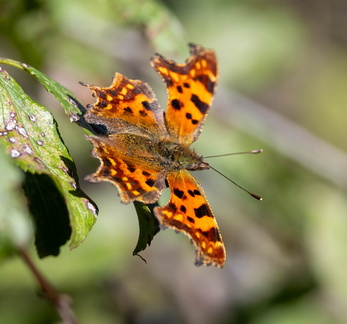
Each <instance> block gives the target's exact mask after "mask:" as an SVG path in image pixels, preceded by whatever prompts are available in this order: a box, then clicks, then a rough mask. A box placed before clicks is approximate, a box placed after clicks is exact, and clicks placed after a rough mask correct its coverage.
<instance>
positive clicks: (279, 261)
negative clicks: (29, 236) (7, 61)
mask: <svg viewBox="0 0 347 324" xmlns="http://www.w3.org/2000/svg"><path fill="white" fill-rule="evenodd" d="M346 18H347V2H346V1H342V0H330V1H319V0H305V1H302V0H280V1H271V0H264V1H256V0H244V1H241V0H231V1H230V0H209V1H198V0H185V1H182V0H177V1H173V0H168V1H161V2H159V1H150V0H142V1H141V0H131V1H129V0H119V1H117V0H101V1H90V0H74V1H70V0H50V1H43V0H42V1H39V0H36V1H34V0H32V1H30V0H28V1H25V0H11V1H8V0H0V56H3V57H9V58H12V59H17V60H20V61H23V62H25V63H28V64H31V65H33V66H35V67H36V68H38V69H40V70H42V71H43V72H45V73H46V74H48V75H49V76H50V77H51V78H52V79H55V80H56V81H58V82H60V83H62V84H63V85H64V86H65V87H67V88H69V89H70V90H71V91H73V92H74V93H75V94H76V96H77V97H78V98H79V99H80V100H81V102H82V103H83V104H88V103H93V102H94V99H93V98H92V96H91V91H90V90H88V89H87V88H85V87H82V86H80V85H79V83H78V82H79V81H84V82H87V83H90V84H95V85H100V86H101V85H102V86H108V85H110V84H111V80H112V77H113V74H114V72H115V71H117V72H120V73H123V74H125V75H126V76H127V77H129V78H133V79H141V80H144V81H146V82H148V83H149V84H151V86H152V87H153V89H154V91H155V92H156V94H157V96H158V98H159V100H160V102H161V103H162V105H163V106H164V107H165V105H166V102H165V101H166V92H165V87H164V85H163V83H162V81H161V80H160V78H159V77H158V76H157V75H156V73H155V72H154V71H153V70H152V69H151V67H150V65H149V58H150V57H151V56H152V55H153V54H154V53H155V52H159V53H161V54H163V55H165V56H166V57H169V58H172V59H175V60H177V61H181V62H182V61H184V60H185V59H186V58H187V57H188V48H187V45H186V44H187V42H189V41H192V42H195V43H198V44H201V45H203V46H205V47H209V48H213V49H214V50H215V51H216V53H217V56H218V59H219V67H220V82H219V87H218V90H217V95H216V99H215V102H214V106H213V109H212V110H211V112H210V115H209V117H208V119H207V123H206V125H205V128H204V131H203V133H202V134H201V136H200V138H199V139H198V141H197V142H196V143H194V145H193V146H194V147H195V148H196V149H197V151H198V153H199V154H202V155H214V154H223V153H229V152H238V151H245V150H251V149H257V148H263V149H264V153H263V154H261V155H254V156H247V155H244V156H234V157H224V158H218V159H217V158H216V159H213V160H211V161H209V162H210V163H211V164H212V165H213V166H214V167H215V168H217V169H218V170H219V171H221V172H223V173H224V174H225V175H227V176H228V177H231V178H232V179H233V180H234V181H236V182H238V183H240V184H241V185H243V186H245V187H246V188H247V189H249V190H251V191H253V192H254V193H256V194H259V195H261V196H262V197H263V201H262V202H258V201H256V200H255V199H252V198H251V197H249V196H248V195H246V194H245V193H244V192H242V191H241V190H239V189H238V188H236V187H235V186H234V185H232V184H231V183H230V182H228V181H227V180H226V179H224V178H223V177H221V176H219V175H218V174H217V173H215V172H214V171H212V170H210V171H204V172H196V173H194V175H195V176H196V177H197V178H198V179H199V180H200V181H201V183H202V184H203V187H204V188H205V191H206V194H207V196H208V198H209V202H210V204H211V206H212V208H213V210H214V213H215V215H216V218H217V220H218V223H219V226H220V229H221V232H222V235H223V238H224V241H225V244H226V249H227V254H228V259H227V263H226V266H225V267H224V268H223V269H222V270H221V269H217V268H212V267H209V268H207V267H200V268H197V267H195V266H194V265H193V262H194V248H193V246H192V245H191V244H190V243H189V240H188V239H187V237H186V236H184V235H183V234H175V232H174V231H172V230H165V231H161V232H160V233H159V234H158V235H157V236H156V237H155V238H154V241H153V242H152V245H151V246H150V247H149V248H148V249H147V250H146V251H144V252H143V253H142V254H141V255H142V256H143V257H144V258H145V259H146V260H147V264H145V263H144V262H143V261H142V260H141V259H140V258H139V257H133V256H132V251H133V248H134V247H135V244H136V241H137V235H138V222H137V216H136V213H135V209H134V207H133V205H128V206H125V205H122V204H120V202H119V198H118V196H117V191H116V189H115V188H114V187H112V186H111V185H110V184H88V183H86V182H85V181H84V180H83V178H84V177H85V176H86V175H87V174H89V173H92V172H93V171H94V170H95V169H96V167H97V165H98V161H97V160H95V159H92V158H91V157H90V150H91V146H90V144H89V143H88V141H86V139H85V138H84V132H83V131H82V130H81V129H79V128H78V126H76V125H74V124H71V123H70V121H69V120H68V118H67V117H66V116H65V115H64V113H63V111H62V109H61V108H60V106H59V104H58V102H57V101H56V100H55V99H54V98H53V96H51V95H50V94H48V93H47V92H45V90H44V89H43V87H42V86H41V85H39V84H38V82H36V80H35V79H33V78H32V77H30V76H28V75H26V74H25V73H24V72H22V71H19V70H16V69H14V68H11V67H8V66H4V68H5V69H6V70H8V71H9V72H10V73H11V74H12V75H13V76H14V77H15V78H16V79H17V81H18V82H19V83H20V84H21V86H22V87H23V88H24V89H25V91H26V92H27V93H28V94H29V95H31V96H32V97H33V98H35V99H36V100H37V101H38V102H39V103H41V104H43V105H45V106H46V107H48V108H49V109H50V111H51V112H52V113H53V114H54V116H55V118H56V119H57V121H58V123H59V129H60V132H61V135H62V137H63V139H64V141H65V143H66V145H67V146H68V148H69V150H70V153H71V155H72V157H73V158H74V159H75V161H76V164H77V167H78V170H79V176H80V179H81V186H82V188H83V189H84V190H85V191H86V192H87V194H88V195H89V196H90V197H91V198H92V199H93V200H95V202H96V203H97V204H98V206H99V209H100V213H99V219H98V221H97V223H96V225H95V226H94V228H93V230H92V231H91V233H90V234H89V236H88V237H87V239H86V240H85V242H84V243H83V244H82V245H81V246H80V247H78V248H77V249H75V250H73V251H69V250H68V248H64V249H63V250H62V253H61V254H60V256H59V257H56V258H53V257H49V258H47V259H44V260H38V259H37V257H36V256H35V250H34V248H33V247H32V248H31V252H32V255H33V258H34V260H35V262H36V263H37V265H38V267H39V268H40V269H41V270H42V272H43V273H44V274H45V275H46V276H47V277H48V278H49V280H50V281H51V282H52V283H53V285H54V286H55V287H56V288H57V289H58V290H60V291H62V292H65V293H67V294H69V295H70V296H71V297H72V299H73V309H74V311H75V312H76V316H77V318H78V319H79V322H80V323H84V324H93V323H104V324H109V323H110V324H111V323H141V324H142V323H187V324H191V323H192V324H194V323H199V324H205V323H206V324H207V323H235V324H244V323H246V324H301V323H302V324H311V323H312V324H328V323H341V324H343V323H347V248H346V246H347V202H346V184H347V172H346V169H347V155H346V151H347V141H346V122H347V113H346V105H347V19H346ZM165 197H166V198H167V194H164V197H163V199H162V203H164V202H165V199H166V198H165ZM36 289H37V286H36V282H35V281H34V280H33V278H32V276H31V273H29V271H28V269H27V268H26V267H25V265H24V264H23V262H22V261H21V260H19V259H16V258H12V259H11V260H7V261H6V262H2V263H1V264H0V323H6V324H8V323H10V324H12V323H16V324H22V323H23V324H24V323H25V324H27V323H33V324H34V323H35V324H39V323H58V322H59V318H58V316H57V314H56V312H55V310H54V309H53V308H52V307H51V306H50V305H49V304H48V303H47V302H46V301H44V300H42V299H40V298H39V297H37V295H36Z"/></svg>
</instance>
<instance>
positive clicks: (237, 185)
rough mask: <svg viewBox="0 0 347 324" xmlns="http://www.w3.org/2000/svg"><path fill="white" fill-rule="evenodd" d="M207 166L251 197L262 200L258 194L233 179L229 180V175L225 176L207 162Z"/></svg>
mask: <svg viewBox="0 0 347 324" xmlns="http://www.w3.org/2000/svg"><path fill="white" fill-rule="evenodd" d="M208 166H209V167H210V168H211V169H212V170H214V171H216V172H217V173H218V174H220V175H221V176H222V177H224V178H225V179H227V180H229V181H230V182H231V183H233V184H234V185H235V186H236V187H239V188H240V189H242V190H243V191H245V192H247V193H248V194H249V195H250V196H252V197H253V198H255V199H257V200H263V198H261V197H260V196H258V195H256V194H254V193H252V192H250V191H249V190H247V189H246V188H244V187H242V186H240V185H239V184H238V183H236V182H235V181H233V180H231V179H230V178H229V177H227V176H226V175H225V174H223V173H222V172H220V171H218V170H217V169H215V168H214V167H212V166H211V165H209V164H208Z"/></svg>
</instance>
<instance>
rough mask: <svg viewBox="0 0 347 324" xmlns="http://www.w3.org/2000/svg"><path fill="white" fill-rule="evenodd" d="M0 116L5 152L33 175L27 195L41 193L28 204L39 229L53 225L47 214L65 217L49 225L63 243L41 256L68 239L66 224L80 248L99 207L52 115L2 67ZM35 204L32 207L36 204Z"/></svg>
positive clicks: (35, 195)
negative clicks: (87, 191)
mask: <svg viewBox="0 0 347 324" xmlns="http://www.w3.org/2000/svg"><path fill="white" fill-rule="evenodd" d="M52 85H53V86H52ZM46 86H47V87H48V88H51V86H52V88H54V87H55V90H54V91H55V92H59V91H60V90H61V89H59V88H57V87H56V86H55V83H54V82H51V83H49V82H48V81H47V82H46ZM61 91H63V90H61ZM64 93H65V92H64ZM61 96H64V95H63V94H61ZM70 106H71V103H70ZM0 116H1V117H0V118H1V119H0V141H1V142H2V144H3V145H4V147H5V150H6V152H7V154H8V155H9V156H10V157H11V158H12V160H13V162H15V163H16V164H17V165H18V166H20V167H21V168H22V169H23V171H25V172H29V173H31V174H33V175H30V177H31V179H30V180H29V181H28V178H27V179H26V180H27V181H25V186H24V188H25V192H26V193H27V194H28V198H29V199H30V198H31V199H33V198H34V197H35V198H37V195H38V196H40V198H41V203H39V205H36V206H35V208H30V210H31V212H32V213H33V214H34V219H35V224H36V231H41V230H43V231H44V230H46V229H47V228H46V226H45V224H46V225H48V223H49V224H51V226H52V223H50V222H48V223H47V219H49V218H48V216H47V215H48V214H49V213H50V214H51V215H52V214H55V213H57V215H59V218H60V219H63V218H65V221H62V222H60V223H59V222H58V223H55V224H54V223H53V225H57V226H58V227H57V228H55V227H54V226H53V228H51V230H54V231H55V232H56V233H58V234H57V237H59V235H60V234H61V236H60V241H59V240H58V241H54V242H53V246H54V245H55V246H54V248H53V246H51V248H49V249H48V251H44V250H39V254H40V256H45V255H48V254H53V255H56V254H57V251H59V249H58V247H59V245H61V244H63V243H64V242H63V241H66V240H67V239H68V237H69V233H68V231H69V229H68V228H67V226H68V227H70V228H71V232H72V234H71V240H70V247H75V246H77V245H78V244H79V243H80V242H81V241H83V239H84V238H85V237H86V235H87V234H88V232H89V231H90V229H91V227H92V226H93V224H94V222H95V218H96V207H95V205H94V204H93V202H92V201H91V200H90V199H89V198H88V197H87V196H86V195H85V194H84V193H83V192H82V191H81V190H80V189H79V184H78V177H77V174H76V169H75V165H74V163H73V161H72V158H71V157H70V155H69V153H68V150H67V148H66V147H65V145H64V144H63V142H62V140H61V138H60V135H59V132H58V130H57V125H56V122H55V121H54V119H53V117H52V115H51V113H50V112H49V111H47V110H46V109H45V108H44V107H43V106H41V105H39V104H37V103H36V102H34V101H33V100H32V99H31V98H30V97H28V96H27V95H26V94H25V93H24V92H23V90H22V88H21V87H20V86H19V85H18V84H17V83H16V82H15V81H14V80H13V79H12V78H11V77H10V76H9V75H8V73H7V72H6V71H5V70H4V69H1V70H0ZM39 175H40V176H39ZM28 176H29V175H28ZM47 177H48V178H50V180H47ZM34 184H36V186H35V185H34ZM35 187H36V190H35ZM53 188H54V189H53ZM58 195H61V197H60V198H61V201H62V202H64V203H65V204H63V203H60V204H59V205H57V204H56V203H55V204H54V203H53V202H52V199H58V198H57V197H58ZM54 197H55V198H54ZM58 201H59V199H58ZM31 202H33V201H32V200H31ZM31 202H30V201H29V207H32V206H33V204H32V203H31ZM38 202H40V199H38V200H37V201H36V203H38ZM55 202H56V201H55ZM40 206H41V207H42V208H40ZM53 210H54V211H53ZM38 220H40V222H38ZM58 224H60V226H61V228H59V225H58ZM59 233H60V234H59ZM44 237H45V235H38V236H37V238H38V239H39V242H36V243H37V246H38V248H39V247H40V246H41V244H43V245H45V243H44V242H41V241H40V240H41V239H42V238H44ZM50 238H52V237H50ZM50 243H52V242H50ZM50 245H51V244H47V246H50ZM47 246H46V247H47Z"/></svg>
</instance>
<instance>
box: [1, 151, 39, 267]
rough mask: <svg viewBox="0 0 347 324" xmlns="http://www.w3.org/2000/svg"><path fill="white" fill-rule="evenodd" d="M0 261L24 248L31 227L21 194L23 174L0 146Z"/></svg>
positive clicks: (29, 236) (30, 235) (29, 237)
mask: <svg viewBox="0 0 347 324" xmlns="http://www.w3.org/2000/svg"><path fill="white" fill-rule="evenodd" d="M0 165H1V168H0V179H1V181H0V204H1V211H0V261H1V260H2V259H4V258H5V257H7V256H9V255H11V254H13V253H14V252H15V251H16V250H17V249H18V248H19V247H21V246H25V245H26V244H27V242H28V241H29V240H30V239H31V237H32V226H31V223H30V220H29V216H28V212H27V210H26V208H25V204H26V201H25V197H24V195H23V194H22V192H21V190H20V189H21V183H22V180H23V174H22V172H20V169H19V168H18V167H16V166H15V165H14V164H13V163H12V161H11V159H10V158H9V157H8V156H7V155H6V154H5V151H4V149H3V147H2V146H0Z"/></svg>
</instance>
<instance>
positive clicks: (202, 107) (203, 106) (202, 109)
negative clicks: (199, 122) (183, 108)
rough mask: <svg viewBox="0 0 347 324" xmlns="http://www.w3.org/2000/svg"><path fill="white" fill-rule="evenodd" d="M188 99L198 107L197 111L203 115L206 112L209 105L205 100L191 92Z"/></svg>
mask: <svg viewBox="0 0 347 324" xmlns="http://www.w3.org/2000/svg"><path fill="white" fill-rule="evenodd" d="M190 100H191V101H192V102H193V104H194V105H195V107H196V108H198V109H199V111H200V112H201V113H202V114H203V115H205V114H206V113H207V110H208V108H209V105H208V104H207V103H206V102H203V101H201V100H200V98H199V97H198V96H197V95H195V94H192V96H191V97H190Z"/></svg>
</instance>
